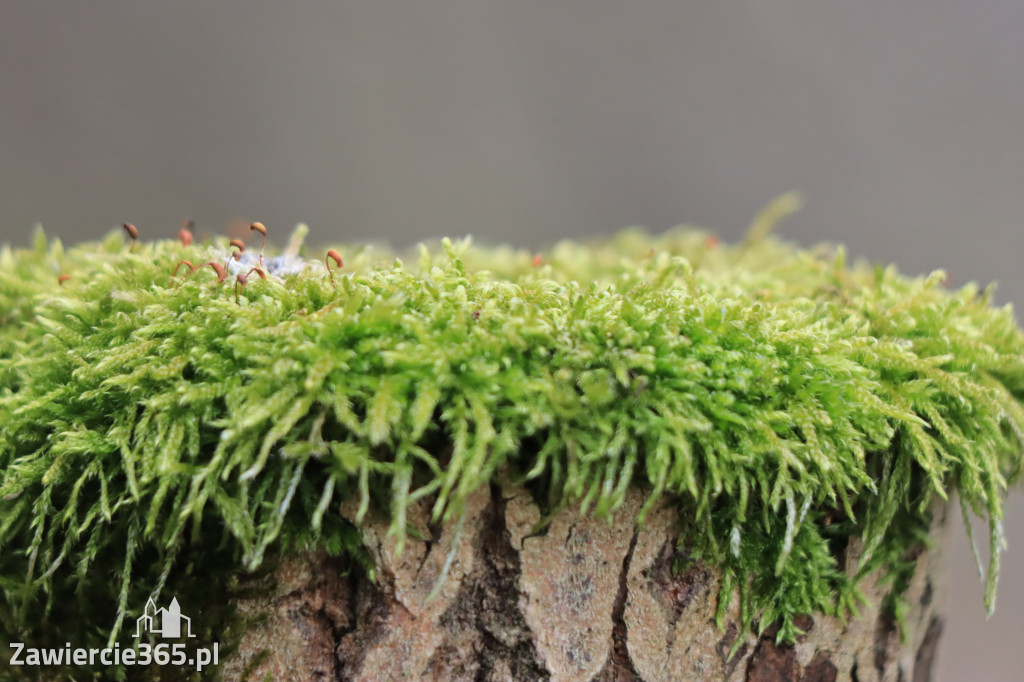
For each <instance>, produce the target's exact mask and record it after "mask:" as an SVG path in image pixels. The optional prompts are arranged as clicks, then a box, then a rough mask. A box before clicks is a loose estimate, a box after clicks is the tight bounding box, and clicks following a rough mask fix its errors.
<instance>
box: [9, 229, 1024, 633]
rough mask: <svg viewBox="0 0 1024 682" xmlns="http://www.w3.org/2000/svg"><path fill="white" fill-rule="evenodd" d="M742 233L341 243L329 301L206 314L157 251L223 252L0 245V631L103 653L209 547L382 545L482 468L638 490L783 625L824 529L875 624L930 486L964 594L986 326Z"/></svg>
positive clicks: (939, 288)
mask: <svg viewBox="0 0 1024 682" xmlns="http://www.w3.org/2000/svg"><path fill="white" fill-rule="evenodd" d="M764 231H765V230H764V221H762V222H761V223H760V224H758V225H755V229H754V230H753V231H752V234H753V235H754V236H753V237H752V238H751V239H749V240H748V241H746V242H745V243H743V244H740V245H737V246H727V245H724V244H723V245H717V244H715V243H714V242H713V241H712V240H709V239H708V238H707V235H706V234H705V233H701V232H695V231H674V232H670V233H668V234H666V235H664V236H660V237H650V236H647V235H644V234H642V233H640V232H635V231H633V232H624V233H622V234H620V235H618V236H616V237H614V238H612V239H609V240H606V241H602V242H594V243H587V244H574V243H563V244H559V245H558V246H556V247H555V248H553V249H552V250H551V251H549V252H546V253H544V254H543V259H542V261H541V262H540V263H539V264H537V263H535V262H534V261H533V258H532V254H529V253H525V252H522V251H514V250H510V249H484V248H473V247H470V246H469V245H468V243H463V244H458V245H453V244H451V243H449V242H445V243H444V247H443V249H440V250H436V251H431V250H428V249H422V250H421V252H420V254H419V257H418V262H417V263H416V264H415V265H407V264H404V263H403V262H402V261H400V260H398V259H396V258H394V256H393V255H391V254H387V253H385V252H383V251H375V250H372V249H369V248H362V249H345V250H343V251H342V254H343V255H344V257H345V261H346V263H345V268H344V269H343V270H342V271H341V273H335V275H334V279H335V281H336V287H335V286H334V285H333V284H332V282H331V280H330V279H329V277H328V274H327V272H326V270H325V268H324V267H323V265H322V264H320V263H313V264H312V265H310V266H309V267H307V268H305V269H302V270H301V271H299V272H297V273H294V274H287V275H283V276H281V277H276V276H272V277H269V278H268V279H267V280H266V281H262V280H260V279H258V278H256V277H255V276H253V277H252V280H251V281H250V282H249V283H248V285H247V286H245V288H244V289H243V290H242V292H241V297H240V299H239V301H238V302H237V303H236V300H235V295H234V291H233V289H232V284H233V282H232V281H228V282H225V283H224V284H218V282H217V281H216V276H215V274H214V272H213V270H212V269H211V268H205V269H200V270H199V271H197V272H196V273H195V274H194V275H192V276H190V277H188V278H185V279H182V280H180V282H179V283H178V284H177V285H176V286H172V285H171V277H170V275H171V272H172V270H173V269H174V267H175V264H176V263H178V262H179V261H180V260H182V259H185V258H187V259H189V260H192V261H194V262H196V263H199V262H204V261H207V260H211V259H218V260H220V262H225V260H226V253H227V251H226V248H225V247H226V242H224V241H217V242H216V243H215V244H214V243H208V244H202V245H193V246H190V247H187V248H186V247H184V246H182V245H181V244H179V243H177V242H174V241H154V242H146V241H143V242H140V244H139V245H138V246H137V247H136V248H135V249H134V253H129V252H128V248H127V247H126V245H125V244H124V242H123V239H122V237H121V235H118V234H114V235H111V236H110V237H109V238H107V239H106V240H104V241H103V242H102V243H98V244H86V245H82V246H78V247H75V248H73V249H71V250H68V251H65V250H64V249H63V248H62V246H61V245H60V243H59V242H58V241H56V240H52V241H49V242H47V241H46V240H45V239H44V238H42V237H40V239H39V240H38V241H37V244H36V248H35V249H34V250H27V251H14V250H10V249H5V250H4V251H3V252H2V254H0V325H2V327H0V595H2V600H3V601H2V604H0V629H2V630H3V631H4V632H6V635H4V636H5V637H13V636H14V633H22V634H23V633H25V632H26V629H29V630H31V631H33V632H37V633H38V632H44V631H46V628H47V627H49V628H50V629H51V630H56V631H57V632H58V633H59V634H58V636H60V637H63V636H64V634H63V633H64V632H66V631H67V629H68V628H70V627H71V625H69V624H67V623H63V624H62V625H60V626H56V625H46V622H47V621H46V619H47V618H50V619H51V621H52V622H54V623H56V622H63V621H58V620H57V619H56V618H55V617H54V615H53V614H55V613H57V612H58V611H60V612H61V613H70V612H71V611H72V609H71V607H68V606H61V605H60V604H62V603H63V602H62V601H61V600H63V599H64V598H65V597H66V595H69V594H74V595H77V596H76V597H75V599H77V600H78V601H77V602H75V603H77V604H78V605H79V608H82V607H83V605H88V606H89V608H88V610H83V611H80V612H78V619H79V620H78V621H76V623H75V627H80V628H81V629H82V631H83V632H86V633H87V634H88V633H91V634H90V635H89V636H91V637H93V638H97V637H102V638H105V637H106V636H107V634H109V632H110V630H111V628H112V627H113V628H115V629H116V627H117V626H119V625H120V624H121V623H122V622H123V620H122V619H124V618H126V617H129V615H130V614H133V613H134V612H135V611H138V609H140V608H141V606H142V605H143V604H144V602H145V597H146V596H148V595H149V594H152V593H154V592H159V591H160V590H161V589H163V588H164V587H165V585H167V584H170V583H169V582H168V581H170V582H173V581H174V580H176V579H178V576H179V574H181V573H182V572H183V571H184V570H185V568H184V567H185V566H186V565H187V564H188V563H189V562H197V561H199V562H201V561H203V559H202V557H205V556H207V553H208V550H209V549H210V548H214V547H216V548H219V549H218V551H216V552H209V553H208V554H209V556H210V557H219V558H218V559H216V561H218V562H220V563H219V564H218V565H219V566H221V567H222V568H225V569H227V570H234V571H241V570H252V569H255V568H257V567H259V566H260V565H261V564H262V563H263V561H264V557H265V556H266V555H267V553H268V552H275V551H280V549H281V547H292V546H302V547H326V548H327V549H328V551H330V552H331V553H335V554H344V553H349V554H352V555H354V556H357V557H359V558H361V559H363V560H365V554H363V553H361V548H360V545H359V539H358V538H359V536H358V533H357V532H356V531H355V529H354V528H353V527H352V526H351V525H349V524H348V523H347V522H345V521H344V520H343V519H342V518H341V516H340V513H339V510H338V506H339V503H340V502H341V501H343V500H346V499H356V500H358V501H359V510H360V517H361V516H362V515H363V514H365V513H366V512H367V511H368V510H369V509H370V508H371V507H379V508H382V509H384V510H386V511H388V512H389V513H390V515H391V519H392V526H393V531H394V533H396V534H397V535H398V536H399V537H404V536H405V534H406V525H405V510H406V508H407V506H408V505H409V504H410V503H411V502H412V501H414V500H417V499H420V498H427V499H430V500H432V501H433V505H434V506H433V509H434V515H435V517H436V518H437V519H451V518H457V517H458V515H459V514H460V511H461V509H462V505H463V501H464V500H465V499H466V496H467V495H468V494H469V493H470V492H471V491H472V490H474V489H475V488H477V487H478V486H481V485H485V484H487V483H488V482H490V481H491V480H492V479H494V478H496V477H498V476H501V477H503V478H504V477H507V476H509V475H511V476H513V477H518V478H519V479H520V480H522V481H525V482H527V483H529V484H530V485H531V486H532V487H533V489H534V490H535V491H538V494H539V495H541V496H542V498H543V499H544V500H545V501H546V504H547V505H548V506H549V508H552V509H553V508H556V507H558V506H560V505H565V504H574V505H580V506H582V507H583V508H590V509H596V510H597V511H598V512H599V513H606V512H608V511H609V510H612V509H614V508H615V507H616V506H617V505H619V504H620V503H621V502H622V500H623V497H624V494H625V491H626V489H627V486H630V485H646V486H647V487H648V488H649V489H650V491H651V496H650V503H649V504H648V506H647V507H645V510H646V509H649V508H650V505H651V504H653V502H654V501H655V500H656V499H658V498H659V497H661V496H665V495H668V496H670V497H669V499H671V500H672V501H673V503H675V504H678V505H680V507H682V508H684V509H685V510H687V511H688V513H689V515H690V518H692V519H693V525H692V529H693V531H692V532H691V533H690V534H689V535H688V536H687V539H686V544H687V548H688V549H689V551H691V552H694V553H696V554H698V555H699V556H701V557H704V558H705V559H707V560H709V561H712V562H714V563H716V564H717V565H719V566H722V567H723V568H724V569H725V571H726V576H727V579H726V583H725V586H724V588H723V589H725V590H728V591H731V590H734V589H736V590H739V591H740V592H741V595H742V596H743V599H744V606H743V613H744V615H745V618H746V620H747V622H748V624H749V623H751V622H754V621H755V620H758V619H759V620H760V622H762V623H763V624H764V627H767V624H768V623H769V622H771V621H777V622H781V624H782V629H781V630H780V637H783V638H792V637H793V636H794V635H795V634H796V628H795V626H794V625H793V620H792V619H793V617H794V616H795V615H798V614H800V613H806V612H826V613H840V614H842V613H845V612H846V611H847V610H848V609H850V608H853V607H855V605H856V602H857V595H858V593H857V587H856V580H852V579H850V578H848V577H847V576H846V574H845V573H844V572H842V571H841V570H840V569H839V567H838V566H837V560H836V554H837V547H839V546H840V545H841V544H842V543H843V542H844V541H845V539H847V538H849V537H850V536H854V535H856V536H860V537H862V538H863V540H864V543H865V554H864V557H863V558H862V560H861V563H860V565H859V570H860V572H859V574H858V577H859V576H862V575H864V574H865V573H867V572H869V571H871V570H874V569H876V568H880V569H882V570H883V572H885V574H886V575H887V576H888V577H889V579H890V580H891V582H892V585H893V608H897V606H898V595H899V592H900V590H901V589H902V586H903V585H904V584H905V582H906V578H907V559H906V548H907V546H908V543H909V542H912V541H917V540H919V539H920V538H921V537H922V534H923V532H924V530H925V529H926V528H927V524H928V520H929V514H930V508H931V504H932V502H933V500H934V498H936V497H940V498H945V497H947V496H948V495H949V494H950V493H951V492H953V491H954V490H956V491H958V493H959V495H960V500H961V502H962V504H963V505H965V508H969V509H970V510H973V512H975V513H977V514H981V515H983V516H986V517H987V518H988V519H989V522H990V527H991V541H990V545H991V557H992V561H991V563H990V566H989V570H988V575H989V582H988V590H987V592H986V602H987V604H988V606H989V608H991V607H992V606H993V604H994V598H995V578H996V574H997V569H998V563H997V558H998V552H999V549H1000V531H999V522H1000V519H1001V516H1002V498H1003V495H1004V494H1005V489H1006V487H1007V485H1009V484H1010V483H1011V482H1012V481H1013V479H1014V478H1016V477H1019V475H1020V471H1021V463H1022V458H1021V448H1022V440H1024V439H1022V431H1021V426H1022V425H1024V410H1022V405H1021V399H1022V397H1024V359H1022V350H1024V335H1022V332H1021V331H1020V330H1019V329H1018V328H1017V325H1016V323H1015V321H1014V318H1013V315H1012V312H1011V311H1010V309H1009V308H1008V307H1006V308H1001V309H997V308H993V307H992V305H991V303H990V299H989V293H990V292H989V291H988V290H986V291H979V290H978V289H977V287H975V286H973V285H969V286H967V287H964V288H962V289H960V290H956V291H950V290H947V289H946V288H944V287H943V284H942V283H943V274H942V273H935V274H933V275H931V276H929V277H927V278H923V279H922V278H918V279H913V278H906V277H903V276H900V275H899V274H898V273H897V272H896V271H895V270H893V269H892V268H883V267H878V266H876V267H870V266H867V265H863V264H859V265H855V266H847V265H846V264H845V263H844V256H843V252H842V250H841V249H840V250H833V249H828V248H819V249H816V250H812V251H807V250H800V249H798V248H795V247H793V246H791V245H787V244H784V243H781V242H778V241H776V240H774V239H773V238H770V237H763V235H762V233H763V232H764ZM143 237H145V235H143ZM291 263H292V264H293V265H294V264H295V263H296V261H292V262H291ZM59 273H67V274H70V275H71V279H70V280H69V281H67V282H65V283H64V284H63V285H58V282H57V276H58V274H59ZM342 273H343V274H342ZM214 560H215V559H214V558H210V559H209V561H214ZM111 574H113V575H114V577H115V579H114V580H111V579H110V576H111ZM97 595H100V597H103V598H108V597H109V599H110V600H111V601H110V602H108V604H109V606H108V607H105V606H100V605H99V604H100V603H102V599H101V598H100V597H98V596H97ZM55 604H57V606H55ZM114 604H116V605H117V616H116V619H115V617H114V606H113V605H114ZM897 610H898V608H897ZM62 628H63V629H62ZM62 641H63V640H62Z"/></svg>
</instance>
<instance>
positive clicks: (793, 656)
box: [220, 486, 946, 682]
mask: <svg viewBox="0 0 1024 682" xmlns="http://www.w3.org/2000/svg"><path fill="white" fill-rule="evenodd" d="M642 500H643V496H642V494H641V493H640V492H639V491H637V492H634V493H631V494H630V495H629V497H628V499H627V502H626V504H625V505H624V506H623V507H622V508H620V509H619V510H618V511H617V512H616V513H615V515H614V517H613V520H612V522H611V523H609V522H608V521H606V520H598V519H594V518H592V517H590V516H582V515H580V514H579V513H577V512H575V511H574V510H565V511H563V512H561V513H560V514H558V515H556V517H555V518H554V519H553V520H552V522H551V525H550V527H549V528H548V530H547V532H546V534H544V535H538V536H531V535H530V533H531V530H532V529H533V527H534V524H535V523H536V522H537V521H538V520H539V518H540V512H539V510H538V508H537V507H536V505H535V504H534V503H533V501H532V499H531V497H530V495H529V494H528V493H527V492H526V491H524V490H511V491H510V490H509V489H505V491H504V493H502V491H501V489H499V488H498V487H497V486H492V488H491V489H490V490H487V489H484V490H480V491H478V492H476V493H475V494H474V495H473V496H472V497H471V498H470V500H469V502H468V505H467V510H466V511H467V514H466V516H465V521H464V523H463V524H462V526H461V528H460V527H458V526H457V525H456V524H449V525H446V526H444V527H442V528H440V529H434V530H435V531H437V532H435V533H433V534H432V533H431V528H430V526H429V524H428V522H427V521H428V507H427V506H426V505H422V506H419V507H417V508H416V509H414V510H410V520H409V523H410V525H413V526H415V527H416V528H417V530H419V531H420V532H421V533H422V534H423V536H424V537H428V538H431V537H432V538H434V539H433V540H432V541H429V542H419V541H414V540H412V539H407V540H406V543H405V548H404V551H403V552H402V553H401V554H397V553H396V551H395V550H396V540H395V538H393V537H388V536H387V523H386V522H380V523H373V522H371V523H368V524H367V523H364V524H363V526H362V527H363V536H364V541H365V543H366V545H367V547H369V548H370V550H371V553H372V554H373V556H374V559H375V561H376V563H377V567H378V569H377V570H378V573H377V582H376V583H373V582H371V581H370V580H369V579H368V578H367V577H366V576H365V575H362V574H360V573H358V572H352V573H350V574H346V573H345V572H344V570H343V569H344V566H343V565H342V564H341V563H340V562H339V561H338V560H336V559H331V558H328V557H324V556H321V555H315V554H307V555H296V556H291V557H288V558H285V559H283V560H282V563H281V564H280V566H279V567H278V568H277V569H276V570H275V571H273V572H272V573H271V574H270V575H269V576H267V577H264V578H263V579H261V580H262V581H263V582H262V585H263V587H264V588H265V589H264V590H263V593H262V596H243V593H242V592H239V593H237V594H236V595H235V596H234V599H235V602H236V604H237V606H238V608H239V610H240V612H241V614H242V615H243V616H244V617H245V618H246V619H247V622H249V623H250V625H248V626H247V627H246V628H245V629H244V633H243V635H242V639H241V643H240V645H239V647H238V649H237V650H236V652H235V653H234V654H233V655H232V657H231V658H230V659H229V660H228V661H227V662H226V663H225V664H224V665H223V666H222V670H221V671H220V672H221V674H222V676H223V678H224V679H225V680H229V681H231V682H236V681H240V680H264V679H270V680H282V681H283V680H302V681H306V680H318V681H320V680H323V681H328V680H359V681H366V682H381V681H385V680H431V681H435V680H436V681H438V682H447V681H450V680H475V681H487V682H490V681H494V682H497V681H503V682H504V681H517V682H518V681H520V680H527V681H533V680H553V681H557V682H590V681H592V682H633V681H638V682H639V681H643V682H663V681H664V682H668V681H673V682H676V681H680V680H684V681H691V680H709V681H710V680H715V681H718V680H725V681H729V682H735V681H744V682H767V681H782V680H794V681H801V682H900V681H905V682H912V681H913V682H923V681H924V680H928V679H930V676H931V670H932V664H933V662H934V658H935V651H936V645H937V642H938V639H939V636H940V633H941V631H942V613H941V604H942V601H943V600H942V599H941V598H940V594H939V592H940V591H941V589H940V588H941V585H940V582H939V578H940V577H941V575H942V570H941V566H940V556H939V552H938V551H936V550H937V549H938V548H940V547H941V543H942V540H943V538H942V537H937V542H935V543H934V545H935V547H934V548H933V549H929V550H927V551H926V550H925V548H924V547H914V548H908V552H910V553H911V556H914V557H916V561H917V571H916V573H915V575H914V578H913V580H912V582H911V585H910V588H909V593H908V594H907V601H908V605H909V608H908V611H907V615H906V633H905V638H904V639H903V641H901V639H900V636H899V634H898V632H897V629H896V626H895V623H893V622H892V621H891V619H890V618H888V617H886V616H885V615H884V614H883V613H882V612H881V608H880V603H881V599H882V597H883V596H884V594H885V590H884V587H883V586H880V585H878V584H877V583H876V581H875V580H874V579H873V578H868V579H867V581H866V582H865V583H864V584H863V590H864V592H865V595H866V596H867V598H868V600H869V603H868V604H866V605H865V606H863V607H862V608H861V612H860V614H859V616H858V617H856V618H852V619H850V620H849V622H847V623H846V624H844V623H843V622H841V621H840V620H838V619H836V618H832V617H826V616H820V615H815V616H813V617H812V616H810V615H808V616H804V617H802V622H801V623H800V626H801V628H802V629H803V630H804V631H805V632H806V634H805V635H804V636H802V637H801V638H800V639H799V641H798V642H797V643H796V644H795V645H779V644H776V643H775V634H776V632H775V631H774V630H772V629H769V630H768V631H767V632H765V633H764V634H763V635H762V636H760V637H758V636H757V635H756V633H752V632H745V631H742V630H741V628H740V625H739V619H738V604H737V603H736V600H735V599H733V600H732V602H731V603H730V605H729V608H728V611H727V613H728V616H727V618H726V624H725V628H724V630H722V629H719V628H718V627H717V626H716V625H715V620H714V614H715V610H716V608H717V606H718V586H719V580H720V576H719V574H718V573H717V572H716V571H715V569H714V568H712V567H709V566H706V565H703V564H701V563H699V562H696V561H691V562H690V563H689V564H688V565H687V566H686V567H685V570H683V571H682V572H680V573H678V574H676V575H673V571H672V570H671V568H672V565H673V563H674V562H676V561H677V560H678V558H679V555H678V554H677V544H678V542H677V541H678V538H679V524H678V520H677V518H676V516H675V514H674V512H673V510H672V508H671V507H669V506H662V507H660V508H659V509H657V510H655V511H652V513H650V514H649V515H648V517H647V520H646V522H645V523H644V525H643V527H642V528H640V529H639V530H638V529H637V528H636V526H635V523H634V520H635V518H636V515H637V512H638V510H639V508H640V505H641V503H642ZM350 512H351V510H349V509H347V510H345V513H350ZM945 521H946V514H945V510H944V509H942V510H940V511H939V513H937V514H936V519H935V522H934V524H933V535H935V536H941V535H942V534H943V531H944V528H945V525H946V523H945ZM859 547H860V543H859V540H857V539H854V540H852V541H851V543H850V545H849V546H848V547H847V550H846V554H847V561H846V563H847V565H848V566H853V565H855V564H856V558H857V555H858V552H859ZM446 562H448V564H449V565H448V566H447V568H446ZM848 570H852V569H848ZM445 574H446V576H445V579H444V580H443V581H441V580H440V579H441V577H442V576H443V575H445ZM439 583H440V584H441V587H440V588H439V589H438V590H437V594H435V595H433V596H432V597H431V596H430V595H431V592H432V591H434V589H435V587H436V586H437V585H438V584H439ZM249 587H252V586H251V585H250V586H249ZM737 638H740V639H741V640H742V641H741V642H740V644H739V645H738V648H737V649H736V652H735V654H734V655H733V656H732V657H731V658H730V657H729V655H728V654H729V651H730V650H731V649H732V647H733V645H734V644H735V643H736V640H737Z"/></svg>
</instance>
